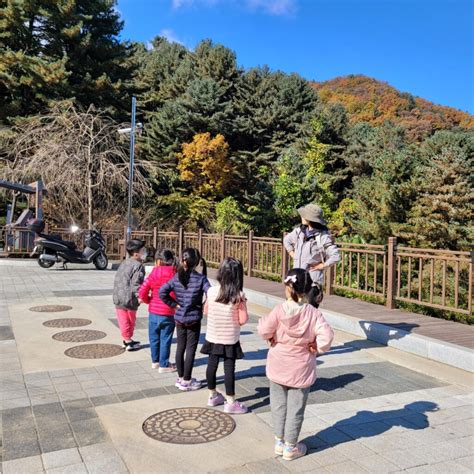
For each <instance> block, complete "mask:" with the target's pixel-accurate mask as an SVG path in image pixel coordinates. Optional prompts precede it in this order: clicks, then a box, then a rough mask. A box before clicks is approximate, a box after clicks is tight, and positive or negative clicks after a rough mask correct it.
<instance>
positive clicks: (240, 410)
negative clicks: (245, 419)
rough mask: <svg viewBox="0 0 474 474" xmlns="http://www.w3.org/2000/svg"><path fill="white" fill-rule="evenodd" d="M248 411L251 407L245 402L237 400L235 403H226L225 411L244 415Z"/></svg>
mask: <svg viewBox="0 0 474 474" xmlns="http://www.w3.org/2000/svg"><path fill="white" fill-rule="evenodd" d="M248 411H249V409H248V408H247V407H246V406H245V405H244V404H243V403H240V402H239V401H237V400H236V401H235V402H234V403H226V404H225V405H224V412H225V413H229V414H231V415H243V414H244V413H247V412H248Z"/></svg>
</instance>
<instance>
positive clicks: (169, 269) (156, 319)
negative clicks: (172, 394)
mask: <svg viewBox="0 0 474 474" xmlns="http://www.w3.org/2000/svg"><path fill="white" fill-rule="evenodd" d="M175 273H176V259H175V257H174V254H173V252H172V251H171V250H168V249H164V250H161V251H158V252H157V253H156V255H155V268H154V269H153V271H152V272H151V273H150V275H149V276H148V277H147V278H146V279H145V281H144V282H143V285H142V286H141V287H140V291H139V292H138V296H139V298H140V299H141V300H142V301H143V302H144V303H146V304H148V305H149V306H148V312H149V315H148V338H149V341H150V352H151V362H152V364H151V367H152V368H153V369H158V371H159V372H160V373H167V372H174V371H175V370H176V366H175V365H174V364H171V363H170V352H171V341H172V340H173V333H174V328H175V322H174V318H173V316H174V313H175V309H174V308H170V307H169V306H168V305H166V304H165V303H163V301H161V299H160V296H159V294H158V293H159V291H160V288H161V287H162V286H163V285H164V284H165V283H167V282H168V281H170V280H171V279H172V278H173V277H174V275H175Z"/></svg>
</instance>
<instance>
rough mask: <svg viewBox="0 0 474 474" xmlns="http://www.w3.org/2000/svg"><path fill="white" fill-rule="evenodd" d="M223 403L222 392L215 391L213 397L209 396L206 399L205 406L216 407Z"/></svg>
mask: <svg viewBox="0 0 474 474" xmlns="http://www.w3.org/2000/svg"><path fill="white" fill-rule="evenodd" d="M224 403H225V398H224V395H222V393H219V392H217V393H216V395H214V396H213V397H209V400H208V401H207V406H208V407H217V406H219V405H223V404H224Z"/></svg>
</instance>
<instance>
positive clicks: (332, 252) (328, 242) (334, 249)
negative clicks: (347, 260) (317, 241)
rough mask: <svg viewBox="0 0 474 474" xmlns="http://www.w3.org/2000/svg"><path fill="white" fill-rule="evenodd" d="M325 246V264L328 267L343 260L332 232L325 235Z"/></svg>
mask: <svg viewBox="0 0 474 474" xmlns="http://www.w3.org/2000/svg"><path fill="white" fill-rule="evenodd" d="M323 246H324V253H325V262H324V266H325V267H326V268H327V267H331V266H332V265H335V264H336V263H337V262H339V260H341V256H340V254H339V248H338V246H337V245H336V243H335V242H334V237H333V236H332V235H331V234H328V235H326V236H325V237H324V241H323Z"/></svg>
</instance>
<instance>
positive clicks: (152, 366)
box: [151, 362, 160, 369]
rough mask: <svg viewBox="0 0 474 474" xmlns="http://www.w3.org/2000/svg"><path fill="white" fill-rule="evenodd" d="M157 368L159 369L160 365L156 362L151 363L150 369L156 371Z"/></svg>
mask: <svg viewBox="0 0 474 474" xmlns="http://www.w3.org/2000/svg"><path fill="white" fill-rule="evenodd" d="M158 367H160V364H159V363H158V362H152V364H151V368H152V369H158Z"/></svg>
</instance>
